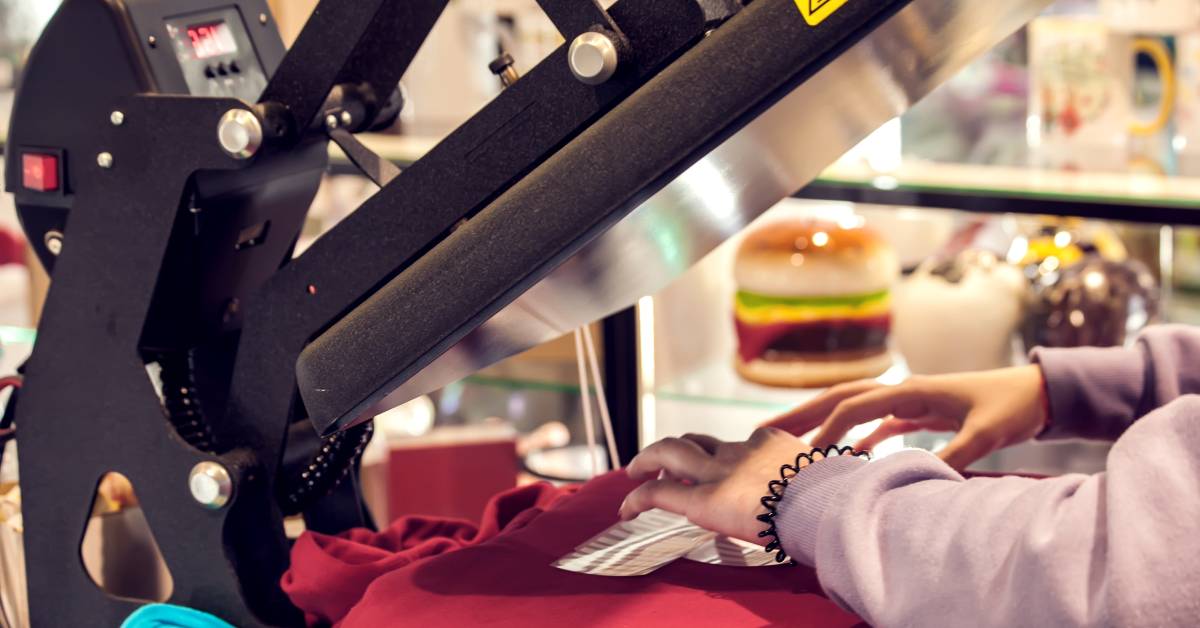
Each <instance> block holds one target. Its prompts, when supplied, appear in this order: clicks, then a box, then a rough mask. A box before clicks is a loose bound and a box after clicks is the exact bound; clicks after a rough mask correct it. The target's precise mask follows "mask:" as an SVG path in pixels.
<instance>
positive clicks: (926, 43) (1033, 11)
mask: <svg viewBox="0 0 1200 628" xmlns="http://www.w3.org/2000/svg"><path fill="white" fill-rule="evenodd" d="M1049 3H1050V2H1049V0H1012V1H1011V2H978V1H977V0H913V2H911V3H910V4H908V5H907V6H906V7H904V8H903V9H901V10H900V11H899V12H898V13H897V14H896V15H894V16H892V17H891V18H890V19H889V20H888V21H887V22H885V23H883V24H881V25H879V26H878V27H877V28H876V29H875V30H874V31H873V32H872V33H870V34H869V35H867V36H866V37H865V38H864V39H862V40H861V41H860V42H859V43H857V44H855V45H854V46H853V47H852V48H850V49H849V50H847V51H846V52H845V53H843V54H842V55H841V56H840V57H838V58H837V59H836V60H834V61H833V62H831V63H830V64H828V65H827V66H826V67H825V68H823V69H822V70H821V71H820V72H818V73H817V74H815V75H814V76H812V77H811V78H810V79H809V80H807V81H806V82H805V83H804V84H802V85H800V86H799V87H798V88H796V89H795V90H794V91H792V92H791V93H790V94H788V95H787V96H785V97H784V98H783V99H782V100H780V101H779V102H777V103H775V105H773V106H772V107H771V108H770V109H768V110H766V111H765V112H763V113H762V114H761V115H759V116H758V117H757V118H756V119H754V120H753V121H751V122H750V123H749V124H747V125H746V126H745V127H743V128H742V129H741V130H740V131H739V132H738V133H736V134H735V135H733V136H732V137H730V138H729V139H728V140H726V141H725V142H723V143H721V144H720V145H718V146H717V147H716V148H715V149H714V150H713V151H712V152H710V153H709V154H707V155H706V156H704V157H703V158H701V159H700V160H699V161H697V162H695V163H694V164H693V165H692V166H691V167H689V168H688V169H687V170H686V171H684V172H683V174H682V175H680V176H679V177H678V178H676V179H675V180H674V181H672V182H671V183H670V184H668V185H667V186H666V187H664V188H663V189H661V190H659V191H658V192H657V193H656V194H654V195H653V196H651V197H650V198H649V199H648V200H646V201H644V202H643V203H642V204H641V205H640V206H638V207H637V208H636V209H634V210H633V212H632V213H631V214H630V215H628V216H627V217H626V218H625V219H624V220H622V221H621V222H620V223H618V224H617V225H615V226H614V227H613V228H612V229H610V230H609V231H607V232H605V233H604V234H602V235H600V236H599V237H597V238H596V239H595V240H593V241H592V242H590V243H589V244H587V245H586V246H585V247H584V248H583V250H581V251H580V252H579V253H578V254H576V255H575V256H574V257H572V258H570V259H568V260H567V261H566V262H564V263H563V264H562V265H561V266H559V267H558V268H557V269H555V270H554V271H553V272H552V273H551V274H550V275H549V276H547V277H546V278H545V279H543V280H542V281H541V282H539V283H538V284H537V285H535V286H534V287H533V288H532V289H530V290H529V291H528V292H526V293H525V294H523V295H521V297H520V298H518V299H517V300H516V301H514V302H513V303H512V304H510V305H509V306H508V307H507V308H505V309H503V310H501V311H500V312H499V313H498V314H496V315H495V316H494V317H492V318H491V319H490V320H488V321H487V322H486V323H484V324H483V325H482V326H480V327H479V328H477V329H475V330H474V331H472V332H471V333H470V334H468V335H467V336H466V337H465V338H464V339H463V340H462V341H460V342H459V343H458V344H456V345H455V346H453V347H451V348H450V350H449V351H447V352H446V353H444V354H442V356H441V357H439V358H437V359H436V360H435V361H434V362H433V363H432V364H430V365H429V366H428V367H426V368H425V369H424V370H422V371H421V372H420V373H418V374H417V375H416V376H414V377H413V378H411V379H410V380H408V381H407V382H406V383H404V384H403V385H402V386H401V387H400V388H398V389H396V390H395V391H394V392H392V393H391V394H389V395H387V396H386V397H385V398H384V399H382V400H381V401H380V402H378V403H376V404H374V406H373V407H372V411H373V412H374V413H378V412H382V411H384V410H387V409H389V408H393V407H395V406H397V405H399V404H401V403H404V402H406V401H408V400H410V399H413V398H414V397H417V396H419V395H422V394H425V393H427V392H429V391H432V390H436V389H438V388H441V387H443V386H445V385H446V384H449V383H451V382H454V381H457V380H459V379H461V378H463V377H465V376H467V375H469V374H471V373H473V372H475V371H478V370H480V369H483V368H485V367H487V366H489V365H491V364H494V363H496V362H498V361H499V360H502V359H504V358H507V357H509V356H512V355H515V354H517V353H520V352H521V351H524V350H526V349H528V348H530V347H533V346H535V345H537V344H540V343H542V342H546V341H548V340H551V339H554V338H557V337H558V336H561V335H563V334H564V333H567V332H569V331H571V330H572V329H575V328H577V327H579V326H580V325H582V324H584V323H587V322H590V321H594V320H596V319H599V318H602V317H604V316H608V315H609V314H612V313H614V312H617V311H619V310H621V309H624V308H625V307H628V306H630V305H632V304H633V303H635V302H636V301H637V300H638V299H639V298H641V297H643V296H646V295H651V294H655V293H656V292H659V291H660V290H662V289H663V288H665V287H666V286H667V285H668V284H669V283H670V282H671V281H672V280H673V279H675V278H676V277H678V276H679V275H680V274H682V273H683V272H684V271H685V270H687V269H688V268H689V267H690V266H692V265H693V264H695V263H696V262H698V261H699V260H700V259H701V258H703V257H704V256H705V255H707V254H708V253H709V252H711V251H712V250H713V249H714V248H716V247H717V246H718V245H719V244H721V243H722V242H725V241H726V240H728V239H729V238H731V237H732V236H734V235H735V234H737V233H738V232H739V231H741V230H742V229H744V228H745V227H746V226H747V225H749V224H750V223H751V222H752V221H753V220H754V219H756V218H758V217H759V216H760V215H761V214H762V213H763V212H765V211H766V210H768V209H770V208H771V207H772V206H774V205H775V204H776V203H778V202H779V201H781V200H783V199H784V198H786V197H788V196H790V195H791V194H793V193H795V192H796V191H797V190H799V189H801V188H802V187H804V185H806V184H807V183H808V182H810V181H812V180H813V179H814V178H816V177H817V176H818V175H819V174H820V173H821V171H822V170H824V169H825V168H826V167H827V166H828V165H829V164H831V163H833V162H834V161H836V160H837V159H838V157H840V156H841V155H842V154H843V153H845V152H846V151H847V150H849V149H850V148H852V147H854V146H855V145H856V144H858V143H859V142H860V141H862V140H863V139H864V138H865V137H866V136H867V135H869V134H870V133H871V132H872V131H874V130H875V129H877V128H878V127H880V126H881V125H883V124H884V123H885V122H887V121H888V120H891V119H892V118H895V117H896V116H898V115H900V114H902V113H904V111H906V110H907V109H908V108H909V107H910V106H912V104H913V103H915V102H916V101H917V100H919V99H921V98H922V97H924V96H925V95H926V94H928V93H929V92H930V91H932V90H933V88H935V87H937V86H938V85H940V84H941V83H942V82H944V81H945V80H946V79H948V78H950V77H951V76H952V75H953V74H954V73H956V72H957V71H958V70H960V69H961V68H962V67H964V66H965V65H966V64H967V63H968V62H969V61H971V60H972V59H974V58H976V57H978V56H979V55H981V54H983V53H984V52H986V51H987V50H989V49H990V48H992V47H993V46H995V45H996V44H997V43H999V42H1000V41H1001V40H1003V39H1004V38H1005V37H1007V36H1009V35H1010V34H1012V33H1013V32H1014V31H1016V30H1017V28H1019V27H1020V26H1021V25H1022V24H1024V23H1026V22H1028V21H1029V20H1030V19H1033V18H1034V17H1035V16H1037V14H1038V13H1039V12H1040V11H1041V10H1042V9H1043V8H1045V7H1046V5H1048V4H1049ZM934 42H936V43H934ZM670 71H671V69H670V68H667V69H666V70H664V72H663V74H664V75H665V74H667V73H669V72H670ZM662 79H663V76H662V75H660V76H659V77H656V78H655V79H653V80H652V81H651V82H650V83H649V84H648V85H647V86H646V87H645V88H644V89H654V86H655V84H656V83H657V82H659V81H661V80H662ZM621 106H624V104H622V105H618V107H621Z"/></svg>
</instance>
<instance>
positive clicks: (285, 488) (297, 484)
mask: <svg viewBox="0 0 1200 628" xmlns="http://www.w3.org/2000/svg"><path fill="white" fill-rule="evenodd" d="M374 433H375V422H374V421H366V422H363V423H360V424H358V425H356V426H354V427H352V428H350V429H348V430H346V431H344V432H338V433H336V434H332V435H330V436H327V437H325V438H324V439H322V440H321V447H320V449H318V450H317V452H316V454H314V455H313V457H312V460H310V461H309V463H308V464H307V465H305V467H304V469H303V470H301V471H300V472H299V473H296V474H295V475H293V476H292V477H290V478H286V479H285V480H284V481H282V482H280V484H279V487H280V488H279V503H280V507H281V508H283V513H284V515H286V516H291V515H295V514H299V513H301V512H304V511H305V510H307V509H308V507H309V506H311V505H313V504H314V503H315V502H316V501H317V500H319V499H321V498H322V497H324V496H326V495H328V494H329V492H330V491H332V490H333V489H334V488H335V487H337V485H338V484H339V483H340V482H341V481H342V480H343V479H345V477H346V476H347V475H349V473H350V471H351V470H352V469H353V468H354V464H355V463H356V462H357V461H358V459H359V457H360V456H362V452H363V450H364V449H366V447H367V443H369V442H371V435H372V434H374Z"/></svg>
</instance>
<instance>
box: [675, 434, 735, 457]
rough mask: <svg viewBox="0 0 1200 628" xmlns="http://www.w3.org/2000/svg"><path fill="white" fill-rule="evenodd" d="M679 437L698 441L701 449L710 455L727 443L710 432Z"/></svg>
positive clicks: (694, 441)
mask: <svg viewBox="0 0 1200 628" xmlns="http://www.w3.org/2000/svg"><path fill="white" fill-rule="evenodd" d="M679 438H681V439H683V440H690V441H692V442H693V443H696V444H697V445H699V446H700V449H703V450H704V452H705V453H707V454H708V455H710V456H711V455H713V454H715V453H717V448H718V447H720V446H721V445H724V444H725V441H723V440H721V439H719V438H717V437H715V436H709V435H708V434H684V435H683V436H680V437H679Z"/></svg>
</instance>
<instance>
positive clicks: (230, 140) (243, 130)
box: [217, 109, 263, 159]
mask: <svg viewBox="0 0 1200 628" xmlns="http://www.w3.org/2000/svg"><path fill="white" fill-rule="evenodd" d="M217 141H219V142H220V143H221V149H222V150H224V151H225V152H226V153H228V154H229V156H230V157H236V158H238V159H249V158H250V157H253V156H254V154H255V153H257V152H258V149H259V148H262V143H263V128H262V123H261V122H259V121H258V116H256V115H254V114H253V113H251V112H249V111H247V110H245V109H230V110H229V111H226V112H225V115H223V116H221V121H220V122H219V123H217Z"/></svg>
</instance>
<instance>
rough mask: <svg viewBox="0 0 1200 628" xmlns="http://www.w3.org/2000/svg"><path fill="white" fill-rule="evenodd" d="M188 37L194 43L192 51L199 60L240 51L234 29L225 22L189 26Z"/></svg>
mask: <svg viewBox="0 0 1200 628" xmlns="http://www.w3.org/2000/svg"><path fill="white" fill-rule="evenodd" d="M187 36H188V39H190V40H191V42H192V50H193V51H194V52H195V53H196V58H197V59H207V58H209V57H215V56H217V55H224V54H229V53H232V52H237V49H238V48H237V40H236V39H234V37H233V29H231V28H229V24H226V23H225V22H223V21H222V22H212V23H209V24H198V25H196V26H189V27H187Z"/></svg>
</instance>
